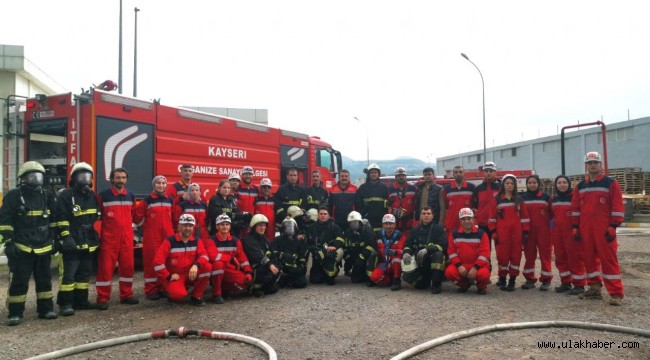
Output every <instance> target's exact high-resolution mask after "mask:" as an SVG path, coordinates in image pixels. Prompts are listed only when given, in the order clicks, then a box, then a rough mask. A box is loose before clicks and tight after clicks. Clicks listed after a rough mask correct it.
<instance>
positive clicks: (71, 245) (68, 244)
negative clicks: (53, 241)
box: [61, 236, 77, 252]
mask: <svg viewBox="0 0 650 360" xmlns="http://www.w3.org/2000/svg"><path fill="white" fill-rule="evenodd" d="M76 249H77V243H76V242H75V241H74V239H73V238H71V237H70V236H66V237H65V238H64V239H63V243H62V244H61V250H63V252H70V251H74V250H76Z"/></svg>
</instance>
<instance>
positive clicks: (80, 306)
mask: <svg viewBox="0 0 650 360" xmlns="http://www.w3.org/2000/svg"><path fill="white" fill-rule="evenodd" d="M72 308H73V309H75V310H93V309H96V308H97V306H95V304H91V303H90V302H88V301H86V302H83V303H78V304H73V305H72Z"/></svg>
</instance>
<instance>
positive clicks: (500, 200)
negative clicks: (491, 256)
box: [488, 195, 530, 277]
mask: <svg viewBox="0 0 650 360" xmlns="http://www.w3.org/2000/svg"><path fill="white" fill-rule="evenodd" d="M499 211H501V213H502V216H499V215H498V212H499ZM488 222H489V226H490V231H492V232H493V233H494V231H496V234H497V244H496V246H495V247H496V251H497V262H498V263H499V276H500V277H505V276H506V275H507V274H508V273H509V274H510V276H514V277H516V276H519V264H520V263H521V239H522V234H523V232H524V231H528V230H529V229H530V218H529V217H528V211H527V209H526V204H523V202H522V204H520V205H519V206H518V207H517V205H516V204H515V202H514V199H506V198H505V197H504V196H503V195H500V196H499V195H497V197H495V198H494V200H493V206H492V207H491V208H490V218H489V220H488Z"/></svg>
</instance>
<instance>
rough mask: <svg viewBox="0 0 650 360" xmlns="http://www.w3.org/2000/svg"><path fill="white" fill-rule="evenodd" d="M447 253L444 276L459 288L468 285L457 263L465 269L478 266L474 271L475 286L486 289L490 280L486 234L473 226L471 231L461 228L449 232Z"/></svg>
mask: <svg viewBox="0 0 650 360" xmlns="http://www.w3.org/2000/svg"><path fill="white" fill-rule="evenodd" d="M448 246H449V247H448V248H447V253H448V254H449V266H447V269H446V270H445V277H446V278H447V279H449V280H450V281H453V282H455V284H456V285H458V286H459V287H461V288H468V287H469V286H470V284H469V282H468V281H467V279H463V278H462V277H461V276H460V273H459V272H458V266H459V265H458V264H461V265H462V266H463V267H465V268H466V269H467V270H471V269H472V267H478V269H477V272H476V288H478V289H479V290H480V289H486V288H487V283H488V280H490V267H489V265H490V262H489V261H490V239H489V238H488V234H487V233H486V232H485V231H483V230H480V229H479V228H478V226H474V229H472V232H471V233H466V232H465V231H464V230H463V229H462V228H459V229H458V230H457V231H452V233H451V234H449V241H448Z"/></svg>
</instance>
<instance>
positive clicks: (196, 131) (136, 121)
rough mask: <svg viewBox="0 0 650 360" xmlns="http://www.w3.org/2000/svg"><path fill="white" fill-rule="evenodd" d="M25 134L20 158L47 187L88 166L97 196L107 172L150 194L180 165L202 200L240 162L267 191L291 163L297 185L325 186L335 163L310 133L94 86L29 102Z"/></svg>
mask: <svg viewBox="0 0 650 360" xmlns="http://www.w3.org/2000/svg"><path fill="white" fill-rule="evenodd" d="M24 135H25V159H26V160H35V161H38V162H40V163H41V164H43V166H44V167H45V168H46V170H47V173H46V176H45V182H46V184H47V185H49V186H52V188H53V190H56V189H57V188H62V187H65V186H66V184H67V183H68V177H69V174H70V169H71V168H72V166H73V165H74V164H76V163H77V162H80V161H84V162H87V163H89V164H91V165H92V166H93V168H94V169H95V172H96V175H95V178H96V186H95V187H96V189H97V190H98V191H101V190H103V189H106V188H108V187H109V186H110V183H109V181H108V176H109V173H110V171H111V169H113V168H116V167H124V168H126V169H127V170H128V171H129V181H128V184H127V187H128V188H129V190H131V191H132V192H134V193H135V194H136V195H138V196H139V197H142V196H144V195H146V194H148V193H150V192H151V190H152V189H151V179H152V178H153V177H154V176H155V175H159V174H160V175H164V176H166V177H167V178H168V181H169V182H173V181H176V180H177V179H178V178H179V175H180V174H179V169H180V165H181V164H185V163H189V164H192V165H193V166H194V178H193V181H195V182H197V183H199V184H200V185H201V187H202V189H203V191H204V195H205V197H206V198H209V197H210V196H211V193H213V192H214V191H215V190H216V188H217V185H218V182H219V180H221V179H225V178H227V177H228V176H229V175H230V174H231V173H238V172H240V171H241V169H242V167H243V166H245V165H250V166H252V167H253V169H254V171H255V174H254V178H253V183H254V184H256V185H258V184H259V181H260V179H262V178H264V177H268V178H270V179H271V180H272V181H273V185H274V190H275V189H277V186H279V185H280V184H282V183H284V181H285V172H286V169H287V168H288V167H290V166H295V167H297V168H298V170H299V175H300V178H301V183H303V184H305V183H306V181H309V179H310V178H311V177H310V176H308V175H309V173H310V171H312V170H315V169H318V170H320V171H321V174H322V180H323V182H324V184H325V186H326V187H327V188H329V187H331V186H332V185H334V183H335V182H336V176H337V175H338V172H339V170H340V169H341V166H342V163H341V154H340V153H339V152H338V151H336V150H334V149H332V146H331V145H330V144H328V143H326V142H324V141H322V140H321V139H320V138H318V137H315V136H308V135H305V134H302V133H298V132H294V131H288V130H282V129H276V128H272V127H268V126H264V125H260V124H256V123H252V122H246V121H240V120H235V119H230V118H226V117H223V116H217V115H212V114H207V113H203V112H197V111H192V110H187V109H183V108H178V107H170V106H165V105H161V104H160V103H159V102H157V101H146V100H141V99H136V98H131V97H127V96H122V95H117V94H114V93H110V92H106V91H101V90H98V89H93V90H90V91H87V92H84V93H82V94H80V95H74V96H73V95H72V94H71V93H67V94H61V95H53V96H47V97H46V96H43V95H38V96H37V97H36V98H34V99H28V100H27V110H26V112H25V124H24ZM307 185H310V184H307Z"/></svg>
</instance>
